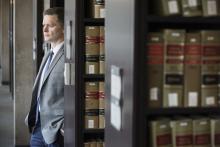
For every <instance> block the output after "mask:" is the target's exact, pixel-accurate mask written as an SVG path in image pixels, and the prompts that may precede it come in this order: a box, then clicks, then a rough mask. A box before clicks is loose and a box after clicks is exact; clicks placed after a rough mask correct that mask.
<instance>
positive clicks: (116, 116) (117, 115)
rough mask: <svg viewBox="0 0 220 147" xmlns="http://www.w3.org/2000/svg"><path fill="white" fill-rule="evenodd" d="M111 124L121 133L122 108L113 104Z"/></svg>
mask: <svg viewBox="0 0 220 147" xmlns="http://www.w3.org/2000/svg"><path fill="white" fill-rule="evenodd" d="M111 124H112V125H113V126H114V127H115V128H116V129H117V130H118V131H120V129H121V108H120V107H119V106H118V105H115V104H114V103H111Z"/></svg>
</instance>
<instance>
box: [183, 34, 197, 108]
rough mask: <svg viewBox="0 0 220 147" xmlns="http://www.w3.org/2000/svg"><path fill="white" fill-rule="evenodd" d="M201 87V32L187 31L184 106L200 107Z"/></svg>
mask: <svg viewBox="0 0 220 147" xmlns="http://www.w3.org/2000/svg"><path fill="white" fill-rule="evenodd" d="M200 88H201V37H200V33H187V34H186V45H185V51H184V106H185V107H198V106H199V104H200V101H201V100H200Z"/></svg>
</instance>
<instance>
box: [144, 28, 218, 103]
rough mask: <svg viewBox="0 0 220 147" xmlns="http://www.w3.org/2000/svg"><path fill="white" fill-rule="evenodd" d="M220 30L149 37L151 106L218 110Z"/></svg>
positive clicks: (168, 32)
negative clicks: (212, 108)
mask: <svg viewBox="0 0 220 147" xmlns="http://www.w3.org/2000/svg"><path fill="white" fill-rule="evenodd" d="M219 63H220V31H219V30H202V31H197V32H186V31H185V30H181V29H165V30H163V31H162V32H152V33H149V34H148V40H147V89H148V93H147V97H148V105H149V106H150V107H199V106H202V107H215V106H219V96H220V87H219V85H220V74H219V73H220V65H219Z"/></svg>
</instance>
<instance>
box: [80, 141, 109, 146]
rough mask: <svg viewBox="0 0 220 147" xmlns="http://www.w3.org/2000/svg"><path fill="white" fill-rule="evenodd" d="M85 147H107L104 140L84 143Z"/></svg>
mask: <svg viewBox="0 0 220 147" xmlns="http://www.w3.org/2000/svg"><path fill="white" fill-rule="evenodd" d="M84 147H105V143H104V141H103V140H91V141H87V142H84Z"/></svg>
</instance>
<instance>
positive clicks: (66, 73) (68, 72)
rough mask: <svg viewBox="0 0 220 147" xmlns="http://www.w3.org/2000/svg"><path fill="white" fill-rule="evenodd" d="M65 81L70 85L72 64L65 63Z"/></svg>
mask: <svg viewBox="0 0 220 147" xmlns="http://www.w3.org/2000/svg"><path fill="white" fill-rule="evenodd" d="M64 83H65V85H70V64H69V63H65V64H64Z"/></svg>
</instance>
